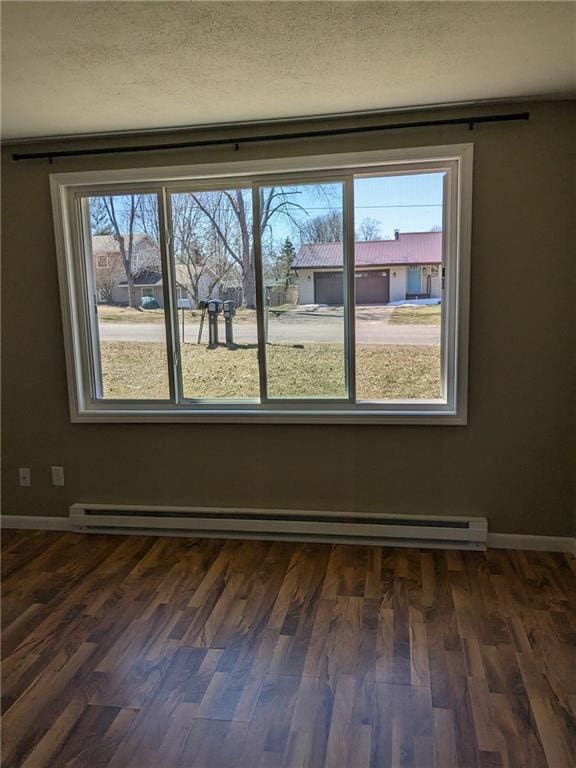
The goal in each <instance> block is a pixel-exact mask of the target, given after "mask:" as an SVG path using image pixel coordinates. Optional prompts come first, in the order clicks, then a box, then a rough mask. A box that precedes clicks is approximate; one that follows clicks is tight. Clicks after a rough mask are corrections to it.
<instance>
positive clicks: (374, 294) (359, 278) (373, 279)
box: [356, 269, 390, 304]
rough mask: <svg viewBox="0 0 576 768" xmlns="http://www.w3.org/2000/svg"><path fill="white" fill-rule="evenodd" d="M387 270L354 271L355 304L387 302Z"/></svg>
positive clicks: (388, 291) (388, 292)
mask: <svg viewBox="0 0 576 768" xmlns="http://www.w3.org/2000/svg"><path fill="white" fill-rule="evenodd" d="M389 275H390V273H389V271H388V270H387V269H385V270H383V271H382V272H380V271H378V270H370V271H368V272H356V304H387V303H388V302H389V301H390V282H389Z"/></svg>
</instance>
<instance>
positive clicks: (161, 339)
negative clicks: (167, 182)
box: [87, 194, 170, 400]
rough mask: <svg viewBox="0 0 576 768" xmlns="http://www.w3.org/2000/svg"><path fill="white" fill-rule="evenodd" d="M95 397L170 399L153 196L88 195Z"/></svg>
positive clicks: (160, 270) (156, 202) (156, 203)
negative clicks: (93, 305) (94, 309)
mask: <svg viewBox="0 0 576 768" xmlns="http://www.w3.org/2000/svg"><path fill="white" fill-rule="evenodd" d="M87 202H88V211H89V217H90V235H91V253H90V255H89V270H90V277H91V279H92V281H93V288H94V296H95V303H96V318H97V322H96V330H97V333H96V337H97V338H96V339H95V350H94V354H95V360H94V367H95V371H96V387H97V390H99V391H98V392H97V396H98V397H101V398H104V399H129V400H139V399H146V400H148V399H151V400H156V399H167V398H169V397H170V389H169V383H168V365H167V352H166V326H165V322H164V309H163V307H164V296H163V284H162V266H161V259H160V247H159V239H158V238H159V234H158V233H159V221H158V197H157V196H156V195H151V194H140V195H108V196H99V197H90V198H88V201H87Z"/></svg>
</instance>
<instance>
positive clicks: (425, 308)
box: [354, 172, 445, 400]
mask: <svg viewBox="0 0 576 768" xmlns="http://www.w3.org/2000/svg"><path fill="white" fill-rule="evenodd" d="M444 175H445V174H444V173H443V172H438V173H421V174H404V175H396V176H378V177H376V176H372V177H364V178H357V179H356V180H355V183H354V204H355V212H354V213H355V226H356V247H355V272H356V310H355V311H356V316H355V320H356V322H355V328H356V390H357V399H358V400H398V399H399V400H411V399H437V398H440V397H442V392H441V383H440V380H441V377H440V370H441V357H440V338H441V335H440V324H441V301H442V269H441V268H442V238H443V233H442V221H443V214H442V212H443V182H444Z"/></svg>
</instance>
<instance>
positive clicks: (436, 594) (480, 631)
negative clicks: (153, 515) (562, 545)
mask: <svg viewBox="0 0 576 768" xmlns="http://www.w3.org/2000/svg"><path fill="white" fill-rule="evenodd" d="M2 568H3V572H4V582H3V590H4V598H3V604H2V609H3V636H4V642H3V655H4V663H3V686H2V704H3V712H4V715H3V762H2V766H3V768H43V767H44V766H46V767H47V768H192V767H193V766H198V767H201V768H231V767H232V766H236V767H241V768H288V767H289V768H297V767H300V768H305V767H306V768H321V766H342V767H347V768H363V766H379V767H381V766H382V767H385V766H394V768H409V767H411V766H419V767H421V768H435V767H437V768H500V767H501V766H502V767H503V766H511V767H513V768H539V767H540V766H542V767H544V766H548V768H570V767H571V766H574V765H576V605H575V601H576V563H575V561H574V559H573V558H572V557H571V556H569V555H561V554H546V553H535V552H507V551H502V550H491V551H489V552H487V553H459V552H454V551H430V550H408V549H396V550H394V549H381V548H376V547H375V548H370V547H360V546H333V547H332V546H329V545H321V544H314V545H310V544H292V543H275V542H255V541H252V542H246V541H223V540H198V539H196V540H194V539H185V538H154V537H139V536H129V537H128V536H127V537H124V536H100V535H90V536H88V535H87V536H83V535H78V534H60V533H48V532H33V531H18V532H16V531H8V532H5V533H4V535H3V560H2Z"/></svg>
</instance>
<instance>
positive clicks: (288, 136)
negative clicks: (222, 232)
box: [12, 112, 530, 162]
mask: <svg viewBox="0 0 576 768" xmlns="http://www.w3.org/2000/svg"><path fill="white" fill-rule="evenodd" d="M529 119H530V113H529V112H515V113H512V114H508V115H471V116H470V117H452V118H445V119H440V120H419V121H417V122H411V123H388V124H384V125H364V126H362V127H360V128H331V129H325V130H321V131H302V132H298V133H272V134H268V135H264V136H238V137H236V138H234V137H231V138H225V139H207V140H200V141H179V142H174V143H171V144H140V145H135V146H134V145H132V146H125V147H122V146H120V147H105V148H104V147H100V148H99V147H91V148H90V149H65V150H61V151H56V152H25V153H22V154H20V153H15V154H13V155H12V159H13V160H49V161H50V162H52V160H53V159H54V158H55V157H84V156H86V155H120V154H124V153H129V152H163V151H165V150H170V149H193V148H196V147H219V146H223V145H226V144H231V145H233V146H234V148H235V149H238V148H239V146H240V144H255V143H258V142H265V141H290V140H292V139H318V138H323V137H327V136H346V135H348V134H351V133H375V132H377V131H400V130H404V129H407V128H433V127H437V126H443V125H467V126H468V128H469V129H470V130H472V129H473V128H474V126H475V125H478V124H479V123H507V122H511V121H513V120H529Z"/></svg>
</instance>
